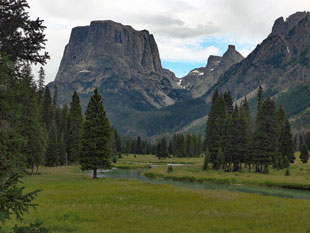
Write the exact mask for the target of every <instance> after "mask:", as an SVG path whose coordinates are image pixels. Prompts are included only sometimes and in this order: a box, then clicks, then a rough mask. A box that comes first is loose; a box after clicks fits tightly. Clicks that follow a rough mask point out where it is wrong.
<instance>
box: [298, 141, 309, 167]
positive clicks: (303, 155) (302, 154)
mask: <svg viewBox="0 0 310 233" xmlns="http://www.w3.org/2000/svg"><path fill="white" fill-rule="evenodd" d="M308 159H309V152H308V148H307V146H306V144H303V145H302V147H301V151H300V160H301V162H303V163H307V162H308Z"/></svg>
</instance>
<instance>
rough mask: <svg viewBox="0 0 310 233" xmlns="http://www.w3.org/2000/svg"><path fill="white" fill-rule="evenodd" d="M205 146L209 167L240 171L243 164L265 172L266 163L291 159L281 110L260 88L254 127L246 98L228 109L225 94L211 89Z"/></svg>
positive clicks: (277, 163)
mask: <svg viewBox="0 0 310 233" xmlns="http://www.w3.org/2000/svg"><path fill="white" fill-rule="evenodd" d="M223 103H224V104H223ZM225 103H226V104H225ZM186 141H188V139H186ZM206 146H208V148H209V149H210V154H211V161H212V163H213V168H215V169H220V168H225V170H226V171H240V170H241V169H242V165H243V164H244V166H248V169H249V171H251V167H252V166H253V165H254V166H255V167H256V171H258V172H265V173H268V166H269V165H273V167H274V168H280V169H283V168H287V167H288V166H289V162H293V161H294V159H295V157H294V141H293V137H292V134H291V130H290V125H289V122H288V120H287V118H286V117H285V113H284V111H283V110H282V108H281V107H280V109H279V111H276V107H275V103H274V101H273V100H271V99H270V98H268V99H266V100H264V98H263V90H262V88H261V87H259V89H258V93H257V116H256V121H255V126H254V123H253V121H252V118H251V112H250V107H249V104H248V101H247V99H246V98H245V99H244V101H242V102H241V104H240V107H238V106H235V107H234V109H233V111H232V101H231V97H230V95H229V93H225V94H224V97H223V96H222V95H220V94H219V93H218V92H217V91H215V93H214V96H213V99H212V105H211V111H210V114H209V118H208V122H207V128H206ZM186 151H187V152H188V147H186Z"/></svg>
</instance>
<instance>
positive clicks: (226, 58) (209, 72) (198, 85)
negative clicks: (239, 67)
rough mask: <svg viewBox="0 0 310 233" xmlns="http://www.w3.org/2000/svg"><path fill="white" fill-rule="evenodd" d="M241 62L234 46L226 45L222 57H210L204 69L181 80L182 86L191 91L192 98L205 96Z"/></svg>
mask: <svg viewBox="0 0 310 233" xmlns="http://www.w3.org/2000/svg"><path fill="white" fill-rule="evenodd" d="M241 60H243V56H242V55H241V54H240V53H239V52H238V51H236V47H235V46H234V45H228V48H227V51H226V52H225V53H224V54H223V56H222V57H221V56H214V55H211V56H209V58H208V62H207V65H206V67H200V68H196V69H194V70H192V71H190V72H189V74H188V75H187V76H185V77H184V78H183V79H182V82H181V84H182V86H183V87H185V88H187V89H189V90H191V92H192V96H193V97H194V98H197V97H200V96H202V95H203V94H205V93H206V92H207V91H208V89H209V88H211V87H212V86H213V85H214V84H215V83H216V82H217V80H218V79H219V77H220V76H221V75H222V74H223V73H224V72H225V71H226V70H227V69H229V68H230V67H231V66H232V65H234V64H236V63H238V62H240V61H241Z"/></svg>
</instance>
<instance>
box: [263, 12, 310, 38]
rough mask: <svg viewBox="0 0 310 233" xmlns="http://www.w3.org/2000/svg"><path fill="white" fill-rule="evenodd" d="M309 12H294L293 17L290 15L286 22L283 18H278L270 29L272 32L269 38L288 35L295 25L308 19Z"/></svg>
mask: <svg viewBox="0 0 310 233" xmlns="http://www.w3.org/2000/svg"><path fill="white" fill-rule="evenodd" d="M309 16H310V12H307V11H303V12H296V13H295V14H293V15H290V16H289V17H288V18H287V19H286V20H284V18H283V17H280V18H278V19H277V20H276V21H275V22H274V25H273V27H272V31H271V33H270V35H269V36H275V35H284V34H287V33H289V32H290V31H291V30H292V29H293V28H294V27H295V26H297V24H298V23H299V22H300V21H301V20H302V19H304V18H305V17H309Z"/></svg>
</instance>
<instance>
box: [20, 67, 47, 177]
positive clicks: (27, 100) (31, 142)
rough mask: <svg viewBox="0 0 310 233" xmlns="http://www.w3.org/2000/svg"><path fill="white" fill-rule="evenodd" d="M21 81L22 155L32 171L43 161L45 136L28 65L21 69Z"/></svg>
mask: <svg viewBox="0 0 310 233" xmlns="http://www.w3.org/2000/svg"><path fill="white" fill-rule="evenodd" d="M22 76H23V79H22V81H21V85H20V93H21V95H22V97H23V98H22V99H21V100H20V103H21V106H22V107H21V114H22V118H23V119H22V121H21V122H20V126H19V130H20V133H21V135H22V136H24V137H25V139H26V141H27V143H26V145H25V146H24V147H23V154H24V155H25V156H26V158H27V165H28V167H29V168H31V169H32V173H33V172H34V169H35V168H37V169H36V171H37V170H38V168H39V166H40V165H41V163H42V160H43V154H44V150H45V135H44V131H43V129H42V127H41V124H40V113H39V108H38V105H37V95H36V86H35V82H34V80H33V76H32V74H31V68H30V66H29V65H25V66H24V67H23V69H22Z"/></svg>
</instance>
